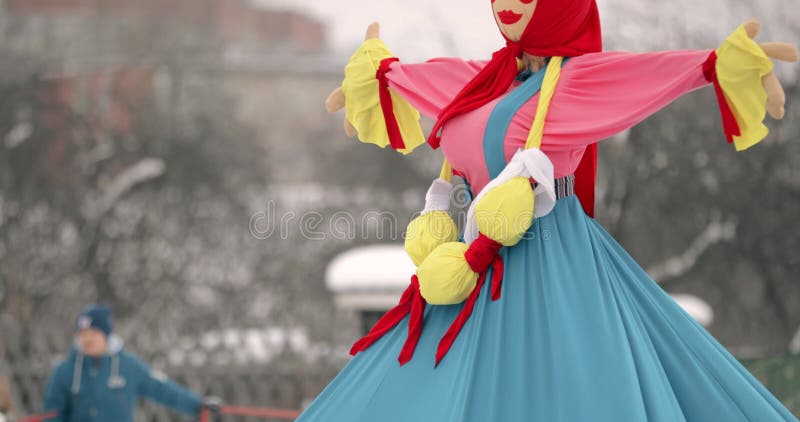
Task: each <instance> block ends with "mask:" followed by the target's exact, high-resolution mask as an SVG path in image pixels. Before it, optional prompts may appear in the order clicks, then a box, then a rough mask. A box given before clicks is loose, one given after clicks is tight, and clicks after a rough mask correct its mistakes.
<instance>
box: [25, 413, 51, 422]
mask: <svg viewBox="0 0 800 422" xmlns="http://www.w3.org/2000/svg"><path fill="white" fill-rule="evenodd" d="M56 416H58V413H56V412H50V413H43V414H41V415H32V416H28V417H25V418H20V419H17V422H43V421H46V420H48V419H52V418H55V417H56Z"/></svg>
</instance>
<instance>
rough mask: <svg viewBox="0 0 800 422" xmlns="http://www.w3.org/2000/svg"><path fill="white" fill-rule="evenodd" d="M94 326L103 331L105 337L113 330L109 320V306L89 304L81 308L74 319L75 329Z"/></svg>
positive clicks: (112, 323)
mask: <svg viewBox="0 0 800 422" xmlns="http://www.w3.org/2000/svg"><path fill="white" fill-rule="evenodd" d="M87 328H94V329H97V330H100V331H102V332H103V334H105V335H106V337H108V336H110V335H111V332H112V331H114V322H113V321H112V320H111V308H109V307H108V306H102V305H91V306H89V307H87V308H86V309H84V310H83V312H81V313H80V315H78V318H76V319H75V331H80V330H85V329H87Z"/></svg>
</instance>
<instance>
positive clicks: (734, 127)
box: [703, 51, 742, 143]
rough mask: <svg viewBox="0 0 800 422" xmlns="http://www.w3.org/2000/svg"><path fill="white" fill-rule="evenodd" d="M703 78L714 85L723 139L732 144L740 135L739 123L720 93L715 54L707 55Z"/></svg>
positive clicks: (722, 93)
mask: <svg viewBox="0 0 800 422" xmlns="http://www.w3.org/2000/svg"><path fill="white" fill-rule="evenodd" d="M703 76H705V77H706V80H707V81H709V82H713V83H714V91H716V93H717V103H719V112H720V114H721V115H722V129H723V130H724V131H725V138H726V139H727V140H728V143H731V142H733V137H734V136H740V135H741V134H742V131H741V129H740V128H739V123H738V122H737V121H736V116H735V115H734V114H733V110H732V109H731V106H730V104H728V100H726V99H725V93H724V92H723V91H722V85H720V84H719V78H718V77H717V52H716V51H712V52H711V54H709V55H708V59H707V60H706V61H705V62H704V63H703Z"/></svg>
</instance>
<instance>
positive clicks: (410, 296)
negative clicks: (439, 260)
mask: <svg viewBox="0 0 800 422" xmlns="http://www.w3.org/2000/svg"><path fill="white" fill-rule="evenodd" d="M502 246H503V245H501V244H500V243H498V242H495V241H494V240H492V239H490V238H488V237H486V236H485V235H484V234H482V233H480V234H479V236H478V238H477V239H475V241H474V242H472V244H470V246H469V248H468V249H467V251H466V252H465V253H464V258H465V259H466V260H467V263H468V264H469V266H470V268H472V270H473V271H475V272H476V273H478V274H480V275H479V276H478V281H477V283H476V284H475V288H473V289H472V292H470V294H469V296H468V297H467V300H466V302H464V307H463V308H461V312H459V314H458V316H457V317H456V319H455V320H453V323H452V324H451V325H450V328H448V329H447V332H446V333H445V334H444V336H442V339H441V340H439V346H438V348H437V349H436V365H439V362H441V360H442V358H444V356H445V355H446V354H447V352H448V351H449V350H450V347H451V346H452V345H453V342H454V341H455V339H456V337H458V334H459V333H460V332H461V329H462V328H463V327H464V325H465V324H466V323H467V320H468V319H469V317H470V315H472V311H473V309H474V308H475V302H476V301H477V300H478V296H479V295H480V292H481V288H482V287H483V284H484V283H485V281H486V275H487V274H488V270H489V268H491V269H492V281H491V283H492V286H491V294H492V300H493V301H494V300H498V299H500V290H501V287H502V281H503V259H502V258H501V257H500V255H499V254H498V252H499V251H500V248H501V247H502ZM426 304H427V303H426V302H425V299H424V298H423V297H422V294H421V293H420V291H419V278H417V275H416V274H415V275H413V276H411V283H409V285H408V287H407V288H406V290H405V291H404V292H403V294H402V296H400V301H399V302H398V303H397V305H395V307H394V308H392V309H389V310H388V311H386V313H385V314H383V316H382V317H381V318H380V319H379V320H378V322H376V323H375V325H374V326H373V327H372V329H370V330H369V333H367V335H365V336H364V337H362V338H360V339H359V340H358V341H356V342H355V343H354V344H353V346H352V347H351V348H350V354H351V355H355V354H357V353H358V352H361V351H364V350H366V349H367V348H368V347H370V346H371V345H372V344H373V343H375V342H376V341H378V339H380V338H381V337H383V335H384V334H386V333H388V332H389V331H391V330H392V329H393V328H394V327H395V326H396V325H397V324H399V323H400V321H402V320H403V318H405V317H406V315H410V316H409V318H408V337H407V338H406V342H405V343H404V344H403V348H402V349H401V350H400V355H399V356H398V357H397V360H398V361H399V362H400V365H405V364H406V363H407V362H408V361H410V360H411V358H412V357H413V356H414V350H415V349H416V347H417V343H419V338H420V336H421V335H422V322H423V317H424V314H425V305H426Z"/></svg>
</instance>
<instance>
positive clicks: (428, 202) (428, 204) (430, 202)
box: [421, 179, 453, 214]
mask: <svg viewBox="0 0 800 422" xmlns="http://www.w3.org/2000/svg"><path fill="white" fill-rule="evenodd" d="M452 190H453V184H452V183H450V182H448V181H447V180H444V179H436V180H434V181H433V183H431V187H430V188H428V193H426V194H425V209H424V210H422V213H421V214H427V213H429V212H431V211H449V210H450V192H452Z"/></svg>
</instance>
